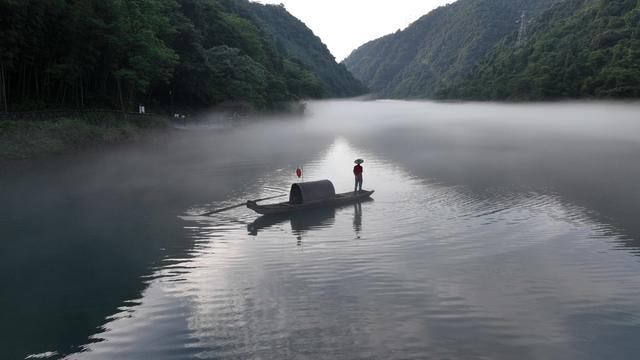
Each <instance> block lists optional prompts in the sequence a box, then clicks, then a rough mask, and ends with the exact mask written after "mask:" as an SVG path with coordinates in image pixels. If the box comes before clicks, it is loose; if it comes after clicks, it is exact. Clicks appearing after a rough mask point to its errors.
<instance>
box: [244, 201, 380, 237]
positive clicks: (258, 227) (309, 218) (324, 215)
mask: <svg viewBox="0 0 640 360" xmlns="http://www.w3.org/2000/svg"><path fill="white" fill-rule="evenodd" d="M370 201H373V199H366V200H363V201H359V202H356V203H354V204H353V205H352V204H348V205H343V206H337V207H336V206H334V207H327V208H318V209H311V210H307V211H301V212H298V213H290V214H278V215H262V216H260V217H259V218H257V219H256V220H255V221H254V222H252V223H250V224H248V225H247V231H248V232H249V235H253V236H257V235H258V233H259V232H260V231H262V230H266V229H268V228H271V227H273V226H276V225H279V224H283V223H286V222H287V221H288V222H290V224H291V233H292V235H293V236H295V237H296V238H297V239H298V240H299V241H300V240H302V237H303V236H304V235H305V234H307V233H308V232H310V231H313V230H321V229H326V228H329V227H331V226H333V224H334V223H335V220H336V212H337V210H338V209H344V208H348V207H349V206H354V215H353V230H354V231H355V233H356V237H357V238H359V237H360V232H361V231H362V203H363V202H370Z"/></svg>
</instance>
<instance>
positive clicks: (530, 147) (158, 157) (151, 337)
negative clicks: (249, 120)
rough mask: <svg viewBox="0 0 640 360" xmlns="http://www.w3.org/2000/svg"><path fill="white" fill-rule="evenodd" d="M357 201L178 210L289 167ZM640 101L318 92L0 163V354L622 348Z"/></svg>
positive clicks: (224, 199) (245, 194)
mask: <svg viewBox="0 0 640 360" xmlns="http://www.w3.org/2000/svg"><path fill="white" fill-rule="evenodd" d="M355 158H364V159H366V163H365V164H364V168H365V181H364V185H365V188H374V189H376V193H375V194H374V200H373V201H369V202H364V203H361V204H356V205H349V206H345V207H341V208H337V209H324V210H316V211H312V212H309V213H305V214H297V215H294V216H289V217H276V218H268V217H259V216H257V215H255V214H252V213H250V212H249V211H248V209H244V208H239V209H236V210H233V211H229V212H227V213H224V214H220V215H216V216H211V217H200V216H196V214H198V213H200V212H202V211H205V210H208V209H214V208H218V207H224V206H226V205H230V204H234V203H236V202H239V201H243V200H245V199H252V198H260V197H266V196H270V195H274V194H278V193H280V192H281V191H282V190H283V189H287V187H288V186H289V184H290V183H291V182H292V181H294V180H295V178H294V175H293V174H294V171H295V168H296V167H297V166H303V167H304V174H305V179H306V180H315V179H322V178H329V179H331V180H332V181H333V182H334V184H335V185H336V188H337V190H338V191H347V190H349V189H351V187H352V186H353V184H352V181H353V179H352V175H351V166H352V161H353V159H355ZM639 179H640V106H639V105H637V104H603V103H599V104H557V105H530V106H524V105H490V104H484V105H479V104H431V103H407V102H384V101H381V102H320V103H312V104H310V106H309V115H308V116H307V117H305V118H303V119H287V120H283V121H278V120H275V119H270V120H264V121H261V122H259V123H256V124H245V125H243V126H241V127H238V128H235V129H232V130H223V131H204V130H199V131H179V132H176V133H175V134H171V135H167V136H164V137H162V138H159V139H157V140H155V141H150V142H149V143H145V144H136V145H127V146H122V147H119V148H114V149H109V150H108V151H101V152H94V153H91V154H84V155H76V156H65V157H59V158H56V159H53V160H52V159H48V160H46V161H44V160H43V161H34V162H29V163H23V164H10V165H2V174H1V175H0V200H1V203H2V205H3V206H2V207H0V237H1V242H0V260H1V261H0V283H1V284H2V287H1V290H0V291H1V294H0V295H1V296H0V358H2V359H23V358H25V357H29V358H70V359H184V358H192V357H198V358H212V359H226V358H238V359H245V358H266V359H269V358H300V359H336V358H342V359H371V358H378V359H389V358H396V359H409V358H413V359H424V358H435V359H480V358H482V359H602V358H607V359H631V358H635V357H636V356H637V354H638V352H639V351H640V343H639V342H638V341H637V338H638V336H640V302H638V299H640V261H639V260H640V258H638V255H639V254H640V222H639V221H638V220H637V219H638V216H637V214H638V210H640V185H639V181H638V180H639Z"/></svg>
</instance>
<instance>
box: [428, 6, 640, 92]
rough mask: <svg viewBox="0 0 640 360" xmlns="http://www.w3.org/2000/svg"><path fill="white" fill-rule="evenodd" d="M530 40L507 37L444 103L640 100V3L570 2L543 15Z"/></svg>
mask: <svg viewBox="0 0 640 360" xmlns="http://www.w3.org/2000/svg"><path fill="white" fill-rule="evenodd" d="M528 30H529V36H528V41H527V42H526V43H525V44H523V45H522V46H514V44H515V35H512V36H510V37H507V38H506V39H505V40H504V41H502V42H501V43H500V44H499V45H498V46H497V47H496V49H495V50H494V51H492V52H491V54H490V55H489V56H488V57H487V58H486V59H485V60H483V61H482V63H481V64H480V65H479V66H478V67H477V69H475V70H474V71H473V73H472V74H470V75H469V76H468V77H467V78H466V79H464V81H461V82H459V83H457V84H455V85H453V86H451V87H450V88H449V89H446V90H444V91H441V93H440V94H439V96H440V97H445V98H463V99H500V100H502V99H512V100H545V99H558V98H585V97H596V98H612V97H613V98H630V97H634V98H638V97H640V1H637V0H566V1H564V2H562V3H559V4H557V5H556V6H554V7H553V8H552V9H550V10H549V11H548V12H546V13H544V14H542V15H541V16H538V17H537V18H536V19H534V21H532V22H531V24H530V26H529V29H528Z"/></svg>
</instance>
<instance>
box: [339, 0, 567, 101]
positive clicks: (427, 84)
mask: <svg viewBox="0 0 640 360" xmlns="http://www.w3.org/2000/svg"><path fill="white" fill-rule="evenodd" d="M556 2H557V0H459V1H457V2H454V3H452V4H449V5H447V6H443V7H439V8H437V9H435V10H433V11H432V12H430V13H429V14H427V15H425V16H423V17H421V18H420V19H418V20H417V21H416V22H414V23H413V24H411V25H410V26H409V27H407V28H406V29H405V30H402V31H398V32H396V33H393V34H389V35H387V36H384V37H382V38H379V39H377V40H373V41H371V42H368V43H366V44H364V45H362V46H361V47H360V48H358V49H356V50H355V51H353V53H352V54H351V55H350V56H349V57H348V58H347V59H345V60H344V64H345V65H346V66H347V68H348V69H349V70H350V71H351V72H352V73H353V74H354V76H355V77H356V78H357V79H359V80H361V81H362V82H364V83H365V85H367V86H368V87H369V88H370V89H371V90H372V91H374V92H376V93H377V94H378V95H379V96H383V97H391V98H416V97H434V96H435V95H436V94H437V93H438V91H439V90H441V89H443V88H445V87H447V86H449V85H450V84H452V83H454V82H456V81H459V80H460V79H462V78H463V77H464V76H466V75H468V74H469V73H470V72H471V71H472V70H473V68H474V67H475V66H476V65H477V64H478V63H479V62H480V60H481V59H482V58H483V57H484V56H485V55H486V54H487V53H488V52H489V51H490V50H491V49H492V48H493V47H494V46H495V45H496V44H497V43H498V42H499V41H500V40H502V39H504V38H505V37H506V36H507V35H510V34H513V33H514V32H517V31H518V28H519V27H520V24H519V23H518V20H519V19H520V17H521V14H522V12H523V11H525V12H526V13H527V14H528V16H537V15H539V14H540V13H542V12H543V11H544V10H547V9H549V8H550V7H551V5H552V4H554V3H556Z"/></svg>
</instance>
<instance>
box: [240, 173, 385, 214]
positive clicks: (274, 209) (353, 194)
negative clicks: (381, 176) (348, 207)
mask: <svg viewBox="0 0 640 360" xmlns="http://www.w3.org/2000/svg"><path fill="white" fill-rule="evenodd" d="M373 192H374V190H361V191H350V192H345V193H342V194H336V193H335V190H334V187H333V184H332V183H331V181H329V180H321V181H313V182H306V183H296V184H293V185H291V191H290V193H289V201H285V202H281V203H277V204H268V205H258V204H257V202H256V201H247V207H248V208H249V209H251V210H253V211H255V212H257V213H258V214H263V215H271V214H285V213H290V212H294V211H302V210H307V209H317V208H321V207H330V206H339V205H344V204H349V203H354V202H357V201H362V200H365V199H368V198H369V197H371V195H372V194H373Z"/></svg>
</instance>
